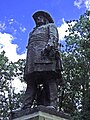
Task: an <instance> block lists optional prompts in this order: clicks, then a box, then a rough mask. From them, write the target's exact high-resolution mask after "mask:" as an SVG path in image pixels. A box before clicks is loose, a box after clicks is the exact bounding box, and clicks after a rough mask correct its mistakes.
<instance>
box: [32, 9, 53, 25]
mask: <svg viewBox="0 0 90 120" xmlns="http://www.w3.org/2000/svg"><path fill="white" fill-rule="evenodd" d="M39 16H43V17H45V18H46V19H47V20H48V21H49V23H54V21H53V19H52V17H51V16H50V15H49V14H48V13H47V12H45V11H38V12H35V13H34V14H33V16H32V17H33V19H34V20H35V22H36V20H37V18H38V17H39Z"/></svg>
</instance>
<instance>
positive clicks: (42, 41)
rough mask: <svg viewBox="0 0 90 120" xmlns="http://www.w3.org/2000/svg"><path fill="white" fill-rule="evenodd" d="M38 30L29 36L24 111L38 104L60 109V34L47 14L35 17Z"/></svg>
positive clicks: (39, 14) (35, 29) (42, 13)
mask: <svg viewBox="0 0 90 120" xmlns="http://www.w3.org/2000/svg"><path fill="white" fill-rule="evenodd" d="M33 18H34V20H35V23H36V27H35V28H34V29H33V31H32V32H31V33H30V35H29V40H28V46H27V58H26V65H25V72H24V80H25V81H26V83H27V89H26V92H25V96H24V100H23V108H28V107H31V106H32V104H33V101H34V100H36V102H37V105H44V106H51V107H54V108H56V106H57V80H59V81H61V69H62V67H61V60H60V55H59V51H58V39H59V37H58V31H57V28H56V26H55V25H54V21H53V19H52V17H51V16H50V15H49V14H48V13H47V12H44V11H38V12H36V13H34V14H33Z"/></svg>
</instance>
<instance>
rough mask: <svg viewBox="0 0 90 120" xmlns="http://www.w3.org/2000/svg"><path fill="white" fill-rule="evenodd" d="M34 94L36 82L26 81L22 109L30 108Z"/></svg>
mask: <svg viewBox="0 0 90 120" xmlns="http://www.w3.org/2000/svg"><path fill="white" fill-rule="evenodd" d="M35 95H36V84H34V83H28V84H27V89H26V92H25V95H24V98H23V105H22V109H25V108H31V106H32V104H33V101H34V99H35Z"/></svg>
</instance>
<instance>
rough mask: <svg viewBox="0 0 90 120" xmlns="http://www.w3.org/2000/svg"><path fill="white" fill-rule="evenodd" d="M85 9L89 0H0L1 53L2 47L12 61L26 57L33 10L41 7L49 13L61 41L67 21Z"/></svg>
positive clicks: (89, 7) (78, 15)
mask: <svg viewBox="0 0 90 120" xmlns="http://www.w3.org/2000/svg"><path fill="white" fill-rule="evenodd" d="M87 9H88V10H90V0H0V53H1V52H2V51H3V50H4V51H5V52H6V56H7V57H8V58H9V60H10V61H13V62H15V61H17V60H18V59H20V58H21V59H22V58H26V46H27V43H28V36H29V33H30V32H31V31H32V29H33V28H34V27H35V22H34V20H33V18H32V15H33V13H35V12H36V11H38V10H44V11H46V12H48V13H49V14H50V15H51V16H52V18H53V20H54V22H55V25H56V26H57V28H58V32H59V39H60V41H61V42H62V41H63V38H64V36H65V30H66V29H67V28H68V26H67V23H66V21H69V20H74V19H75V20H77V19H79V17H80V15H82V14H83V13H84V12H85V11H86V10H87Z"/></svg>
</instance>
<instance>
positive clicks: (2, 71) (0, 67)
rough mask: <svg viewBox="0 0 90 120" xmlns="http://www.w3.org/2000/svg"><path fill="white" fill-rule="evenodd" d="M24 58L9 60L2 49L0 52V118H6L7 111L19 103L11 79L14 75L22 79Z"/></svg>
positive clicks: (18, 95) (19, 98)
mask: <svg viewBox="0 0 90 120" xmlns="http://www.w3.org/2000/svg"><path fill="white" fill-rule="evenodd" d="M23 67H24V60H18V61H17V62H14V63H13V62H10V61H9V60H8V58H7V57H6V56H5V52H4V51H3V52H2V53H1V54H0V118H1V119H3V120H8V116H9V113H10V112H11V111H12V110H13V109H16V108H18V107H20V104H21V95H22V94H23V91H21V92H20V93H15V88H14V87H12V81H13V80H14V78H15V77H19V78H20V79H22V80H23V77H22V76H23V70H24V68H23Z"/></svg>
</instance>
